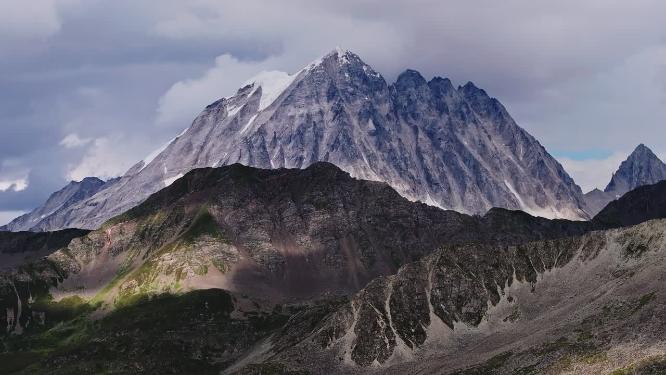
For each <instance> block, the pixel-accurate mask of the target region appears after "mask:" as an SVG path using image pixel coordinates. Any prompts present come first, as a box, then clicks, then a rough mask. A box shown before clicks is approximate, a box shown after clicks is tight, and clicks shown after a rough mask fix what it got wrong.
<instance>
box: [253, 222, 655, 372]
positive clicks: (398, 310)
mask: <svg viewBox="0 0 666 375" xmlns="http://www.w3.org/2000/svg"><path fill="white" fill-rule="evenodd" d="M664 249H666V221H664V220H656V221H650V222H647V223H643V224H640V225H638V226H635V227H629V228H623V229H619V230H609V231H603V232H592V233H589V234H586V235H583V236H580V237H574V238H564V239H557V240H549V241H541V242H535V243H528V244H522V245H517V246H493V245H466V246H454V247H446V248H443V249H441V250H440V251H438V252H436V253H434V254H432V255H429V256H426V257H425V258H423V259H422V260H420V261H418V262H414V263H410V264H407V265H405V266H403V267H402V268H401V269H400V270H399V271H398V272H397V273H396V274H395V275H392V276H389V277H382V278H378V279H375V280H373V281H372V282H371V283H369V284H368V286H366V287H365V288H364V289H363V290H362V291H360V292H359V293H357V294H356V295H354V297H353V298H352V299H351V300H350V301H349V303H348V304H346V305H344V306H342V307H341V308H339V309H338V310H337V311H335V312H332V313H331V314H330V315H329V316H327V317H324V318H323V319H322V320H321V323H320V324H319V325H318V326H317V327H315V328H314V329H313V330H312V333H311V334H309V335H305V336H304V337H303V339H302V340H301V342H300V343H299V344H298V345H292V346H288V347H280V346H277V345H276V346H275V347H273V351H274V352H276V354H275V355H274V356H272V357H269V358H266V359H265V360H266V361H269V362H278V363H284V364H285V365H288V366H290V367H291V368H293V369H301V370H307V371H310V372H311V373H318V372H320V371H323V369H325V368H328V370H327V371H328V372H329V373H349V374H352V373H358V372H359V371H362V372H366V373H382V374H385V373H388V374H393V373H395V374H402V373H428V374H429V373H432V374H435V373H438V374H443V373H454V372H455V373H456V374H485V373H491V374H514V373H560V372H562V371H564V370H567V371H573V373H580V374H585V373H601V372H604V371H606V372H607V371H610V370H613V369H616V368H621V367H625V366H626V367H627V368H631V367H632V366H633V364H634V363H637V365H636V366H635V367H640V366H639V365H638V364H640V363H641V362H647V361H651V360H652V361H654V358H657V357H659V356H660V355H661V356H663V355H664V354H666V353H664V350H663V347H664V344H665V343H666V338H664V337H663V335H661V334H658V333H657V332H660V331H661V329H662V328H664V323H663V322H664V320H663V318H664V317H666V309H664V308H663V306H664V305H663V303H664V300H665V298H666V294H664V291H663V287H662V285H661V283H662V279H663V277H662V273H663V272H662V271H661V270H662V269H663V267H664V264H665V262H666V254H665V253H664ZM286 330H288V329H287V328H286V329H284V331H286ZM278 343H279V341H278ZM646 348H650V349H649V350H648V349H646ZM299 356H300V358H301V360H300V361H299V362H295V361H294V359H295V358H299ZM456 369H458V371H456Z"/></svg>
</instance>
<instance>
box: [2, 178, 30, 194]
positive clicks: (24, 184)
mask: <svg viewBox="0 0 666 375" xmlns="http://www.w3.org/2000/svg"><path fill="white" fill-rule="evenodd" d="M26 188H28V179H25V178H19V179H15V180H2V179H0V191H23V190H25V189H26Z"/></svg>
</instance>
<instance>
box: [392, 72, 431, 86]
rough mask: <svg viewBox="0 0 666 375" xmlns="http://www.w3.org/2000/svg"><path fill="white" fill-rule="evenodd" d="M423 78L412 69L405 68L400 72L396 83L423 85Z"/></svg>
mask: <svg viewBox="0 0 666 375" xmlns="http://www.w3.org/2000/svg"><path fill="white" fill-rule="evenodd" d="M426 83H427V82H426V80H425V78H423V76H422V75H421V73H419V72H418V71H416V70H414V69H407V70H405V71H404V72H402V73H400V75H399V76H398V79H397V80H396V84H397V85H399V86H405V85H407V84H409V85H410V86H424V85H425V84H426Z"/></svg>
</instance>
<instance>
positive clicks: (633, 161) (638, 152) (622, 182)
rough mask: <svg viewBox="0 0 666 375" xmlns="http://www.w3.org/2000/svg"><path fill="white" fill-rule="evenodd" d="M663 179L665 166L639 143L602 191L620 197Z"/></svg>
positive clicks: (665, 172)
mask: <svg viewBox="0 0 666 375" xmlns="http://www.w3.org/2000/svg"><path fill="white" fill-rule="evenodd" d="M664 179H666V164H664V163H663V162H662V161H661V160H660V159H659V158H658V157H657V155H655V154H654V152H652V150H650V149H649V148H648V147H647V146H645V145H644V144H642V143H641V144H639V145H638V146H637V147H636V149H634V151H633V152H632V153H631V154H630V155H629V157H628V158H627V160H625V161H623V162H622V164H620V168H618V170H617V171H616V172H615V173H614V174H613V177H612V178H611V181H610V182H609V183H608V186H606V189H604V191H605V192H607V193H608V192H611V193H615V194H616V195H618V196H621V195H622V194H624V193H626V192H628V191H630V190H633V189H635V188H637V187H639V186H643V185H648V184H654V183H656V182H659V181H661V180H664Z"/></svg>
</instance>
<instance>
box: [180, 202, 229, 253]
mask: <svg viewBox="0 0 666 375" xmlns="http://www.w3.org/2000/svg"><path fill="white" fill-rule="evenodd" d="M202 236H210V237H212V238H215V239H218V240H225V237H224V234H223V233H222V231H221V230H220V227H219V225H218V224H217V221H215V218H214V217H213V215H211V214H210V212H209V211H208V209H207V208H206V207H205V206H203V207H201V208H200V209H199V211H198V212H197V214H196V216H195V217H194V219H193V220H192V223H191V224H190V225H189V227H188V228H187V229H186V230H185V232H183V234H182V235H180V239H181V240H182V241H184V242H185V243H188V244H192V243H194V242H195V241H196V239H197V238H199V237H202Z"/></svg>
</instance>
